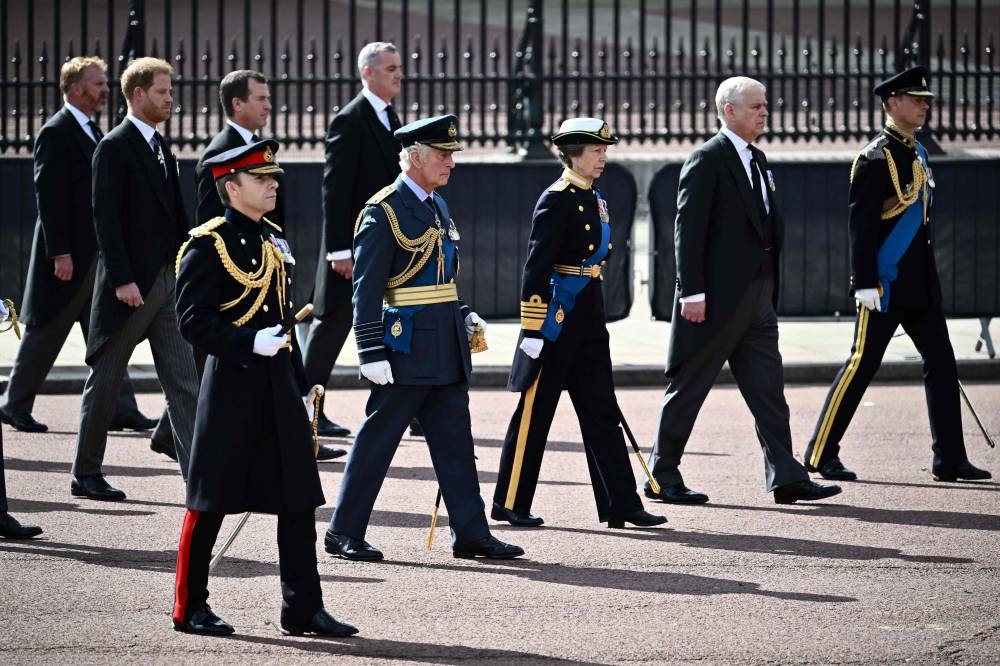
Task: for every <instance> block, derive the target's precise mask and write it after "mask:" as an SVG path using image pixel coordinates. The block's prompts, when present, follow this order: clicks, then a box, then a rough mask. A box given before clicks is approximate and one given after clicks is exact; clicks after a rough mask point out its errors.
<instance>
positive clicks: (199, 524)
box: [173, 509, 323, 625]
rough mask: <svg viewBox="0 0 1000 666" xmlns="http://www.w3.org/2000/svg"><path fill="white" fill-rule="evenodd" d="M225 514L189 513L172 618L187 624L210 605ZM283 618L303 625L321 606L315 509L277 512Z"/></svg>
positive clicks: (180, 550) (179, 552)
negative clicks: (211, 567)
mask: <svg viewBox="0 0 1000 666" xmlns="http://www.w3.org/2000/svg"><path fill="white" fill-rule="evenodd" d="M223 517H224V514H221V513H205V512H202V511H193V510H191V509H188V510H187V513H185V514H184V525H183V527H182V528H181V538H180V542H179V544H178V546H177V576H176V580H175V585H174V610H173V619H174V620H176V621H178V622H184V621H186V620H188V619H189V618H190V617H191V614H192V613H193V612H195V611H196V610H198V609H199V608H202V607H203V606H205V605H206V604H207V603H208V565H209V563H210V562H211V560H212V548H213V547H214V546H215V540H216V537H217V536H218V535H219V528H221V527H222V519H223ZM278 567H279V572H280V577H281V598H282V602H281V620H282V621H283V622H288V623H292V624H298V625H305V624H306V623H308V622H309V620H311V619H312V617H313V615H315V614H316V611H318V610H319V609H320V608H322V607H323V593H322V590H321V589H320V583H319V571H318V570H317V563H316V518H315V512H314V511H302V512H299V513H283V514H278Z"/></svg>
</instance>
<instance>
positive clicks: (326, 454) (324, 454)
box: [316, 444, 347, 460]
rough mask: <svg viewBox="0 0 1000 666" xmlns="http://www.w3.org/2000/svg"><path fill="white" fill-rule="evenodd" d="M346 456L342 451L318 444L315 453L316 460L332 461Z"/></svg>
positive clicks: (345, 452)
mask: <svg viewBox="0 0 1000 666" xmlns="http://www.w3.org/2000/svg"><path fill="white" fill-rule="evenodd" d="M346 455H347V451H345V450H344V449H335V448H333V447H332V446H327V445H326V444H320V445H319V451H317V452H316V460H333V459H335V458H343V457H344V456H346Z"/></svg>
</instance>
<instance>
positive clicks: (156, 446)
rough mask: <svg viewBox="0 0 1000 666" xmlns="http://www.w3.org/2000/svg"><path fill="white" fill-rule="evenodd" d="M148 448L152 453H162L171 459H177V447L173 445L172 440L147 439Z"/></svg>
mask: <svg viewBox="0 0 1000 666" xmlns="http://www.w3.org/2000/svg"><path fill="white" fill-rule="evenodd" d="M154 434H155V433H154ZM149 450H150V451H152V452H153V453H162V454H163V455H165V456H166V457H168V458H170V459H171V460H173V461H175V462H176V460H177V449H176V448H175V447H174V440H172V439H171V440H170V443H169V444H168V443H167V442H161V441H158V440H155V439H150V440H149Z"/></svg>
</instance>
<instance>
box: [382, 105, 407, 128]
mask: <svg viewBox="0 0 1000 666" xmlns="http://www.w3.org/2000/svg"><path fill="white" fill-rule="evenodd" d="M385 113H386V115H387V116H388V117H389V131H390V132H395V131H396V130H398V129H399V128H400V127H402V126H403V123H401V122H399V116H397V115H396V109H394V108H392V104H389V105H387V106H386V107H385Z"/></svg>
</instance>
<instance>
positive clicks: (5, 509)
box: [0, 426, 7, 513]
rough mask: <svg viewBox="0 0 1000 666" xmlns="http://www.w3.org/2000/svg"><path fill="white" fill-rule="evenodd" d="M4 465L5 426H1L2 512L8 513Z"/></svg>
mask: <svg viewBox="0 0 1000 666" xmlns="http://www.w3.org/2000/svg"><path fill="white" fill-rule="evenodd" d="M6 476H7V474H6V471H5V470H4V466H3V426H0V513H7V481H6Z"/></svg>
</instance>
